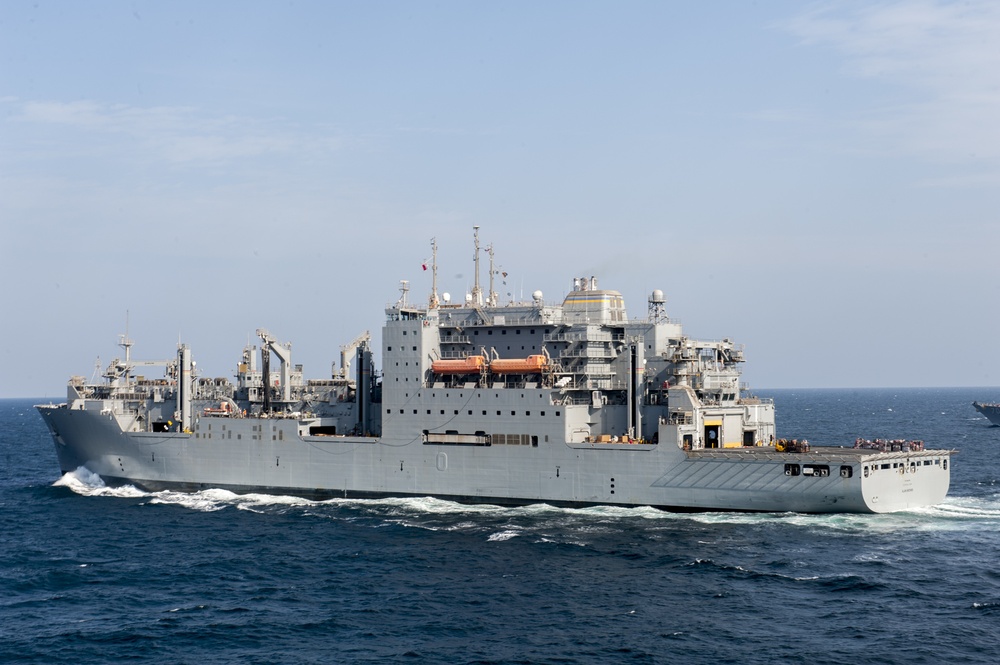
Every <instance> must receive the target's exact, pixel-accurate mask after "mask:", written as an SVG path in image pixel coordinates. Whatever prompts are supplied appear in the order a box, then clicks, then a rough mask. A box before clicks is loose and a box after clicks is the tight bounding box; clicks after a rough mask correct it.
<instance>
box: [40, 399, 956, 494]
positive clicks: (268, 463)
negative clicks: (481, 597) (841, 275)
mask: <svg viewBox="0 0 1000 665" xmlns="http://www.w3.org/2000/svg"><path fill="white" fill-rule="evenodd" d="M38 408H39V412H40V413H41V415H42V417H43V418H44V420H45V422H46V423H47V424H48V426H49V428H50V430H51V431H52V433H53V437H54V439H55V443H56V446H55V447H56V452H57V455H58V458H59V464H60V467H61V469H62V471H63V472H70V471H74V470H76V469H77V468H79V467H85V468H87V469H88V470H90V471H91V472H94V473H97V474H98V475H100V476H101V477H102V478H104V479H105V480H106V481H107V482H110V483H128V484H133V485H136V486H138V487H140V488H143V489H146V490H150V491H156V490H160V489H166V488H173V489H181V490H186V491H196V490H199V489H205V488H222V489H229V490H232V491H234V492H241V493H246V492H262V493H272V494H275V493H276V494H289V495H298V496H305V497H309V498H330V497H347V498H368V497H379V496H435V497H440V498H445V499H452V500H456V501H462V502H477V503H495V504H525V503H538V502H544V503H549V504H553V505H567V506H584V505H594V504H610V505H626V506H636V505H648V506H655V507H661V508H665V509H671V510H739V511H769V512H770V511H795V512H806V513H825V512H891V511H898V510H907V509H912V508H916V507H920V506H927V505H933V504H936V503H939V502H940V501H942V500H943V499H944V497H945V495H946V494H947V492H948V487H949V482H950V470H949V464H948V460H949V456H950V454H949V451H919V452H916V451H915V452H909V453H878V452H873V451H860V450H854V449H840V448H831V449H816V450H814V451H812V452H809V453H799V454H796V453H776V452H774V451H773V450H768V451H764V450H757V449H753V448H749V449H734V450H712V451H708V450H703V451H690V452H685V451H683V450H680V449H679V448H677V447H676V446H671V445H648V444H646V445H631V446H628V447H625V446H622V445H613V444H609V445H602V444H578V443H576V444H570V443H565V442H563V441H558V442H557V441H552V440H550V442H547V443H545V444H542V445H539V446H537V447H532V446H497V445H494V446H468V447H463V446H448V445H428V444H426V443H422V442H421V441H420V439H419V438H414V437H409V438H408V439H404V438H400V437H396V438H388V437H384V436H383V437H378V438H373V437H340V436H336V437H321V436H316V437H313V436H306V437H302V436H298V435H297V432H296V423H295V421H292V420H276V419H252V418H246V419H227V418H205V417H203V418H201V419H199V421H198V423H197V426H196V428H195V431H194V432H192V433H151V432H122V431H121V430H120V428H119V427H118V425H117V422H116V420H115V419H114V417H112V416H111V415H101V414H100V413H97V412H94V411H84V410H79V411H74V410H70V409H68V408H66V407H65V406H62V407H57V406H40V407H38ZM209 425H211V426H212V428H211V430H209V427H208V426H209ZM223 426H225V430H222V427H223ZM255 427H261V429H260V430H255V429H254V428H255ZM209 431H211V434H209ZM202 435H204V437H203V436H202ZM279 436H280V437H281V438H280V439H279V438H278V437H279ZM925 462H926V464H925ZM788 464H796V465H799V466H800V467H804V466H806V465H814V466H817V467H822V466H825V467H828V468H829V475H825V476H812V475H794V476H792V475H788V473H787V471H788V470H787V465H788ZM883 465H889V468H887V469H880V468H879V467H881V466H883ZM846 469H850V471H847V470H846Z"/></svg>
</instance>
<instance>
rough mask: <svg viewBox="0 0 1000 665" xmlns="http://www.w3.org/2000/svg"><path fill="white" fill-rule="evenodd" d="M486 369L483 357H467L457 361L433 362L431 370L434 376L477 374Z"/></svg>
mask: <svg viewBox="0 0 1000 665" xmlns="http://www.w3.org/2000/svg"><path fill="white" fill-rule="evenodd" d="M484 367H486V357H485V356H469V357H468V358H460V359H457V360H435V361H434V362H432V363H431V370H432V371H433V372H434V373H435V374H479V373H480V372H481V371H482V370H483V368H484Z"/></svg>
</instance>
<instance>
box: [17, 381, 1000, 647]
mask: <svg viewBox="0 0 1000 665" xmlns="http://www.w3.org/2000/svg"><path fill="white" fill-rule="evenodd" d="M997 393H1000V390H996V389H994V390H990V389H978V390H976V389H900V390H780V391H762V394H763V395H764V396H770V397H773V398H774V399H775V402H776V405H777V409H778V424H779V432H778V433H779V435H780V436H787V437H805V438H808V439H809V440H810V441H811V442H812V443H813V444H816V445H850V444H851V443H852V442H853V441H854V439H855V438H856V437H858V436H864V437H867V438H874V437H889V438H896V437H902V438H917V439H923V440H924V441H926V442H927V444H928V447H949V448H957V449H958V450H960V454H959V455H958V456H956V457H955V458H954V460H953V467H952V468H953V474H952V489H951V492H950V494H949V497H948V499H947V500H946V501H945V502H944V503H943V504H942V505H940V506H937V507H934V508H929V509H924V510H919V511H913V512H908V513H897V514H892V515H832V516H806V515H796V514H736V513H712V514H694V515H691V514H682V515H678V514H670V513H664V512H660V511H656V510H653V509H648V508H634V509H621V508H609V507H605V508H588V509H582V510H572V509H557V508H552V507H548V506H532V507H526V508H501V507H490V506H464V505H459V504H454V503H450V502H445V501H438V500H434V499H411V500H396V499H393V500H379V501H347V500H333V501H325V502H310V501H305V500H301V499H295V498H290V497H266V496H236V495H233V494H230V493H228V492H224V491H220V490H209V491H205V492H200V493H198V494H180V493H173V492H161V493H156V494H149V493H144V492H140V491H138V490H135V489H132V488H127V487H126V488H118V489H109V488H106V487H103V485H102V484H101V483H100V481H99V479H96V478H92V477H87V475H86V474H68V475H67V476H66V477H63V478H60V477H59V473H58V466H57V464H56V460H55V453H54V451H53V448H52V442H51V440H50V438H49V436H48V434H47V431H46V429H45V427H44V425H43V423H42V421H41V419H40V418H39V416H38V415H37V414H36V413H35V411H34V409H32V408H31V403H32V400H2V401H0V464H2V467H0V534H2V535H0V538H2V547H0V662H14V661H17V662H24V663H73V664H77V663H119V662H121V661H126V660H127V661H130V662H138V663H143V662H157V663H236V662H238V663H374V662H380V663H381V662H413V663H706V664H707V663H712V664H715V663H772V662H789V663H845V662H853V663H899V664H903V663H906V664H912V663H935V664H936V663H995V662H996V661H997V654H996V648H997V644H1000V572H998V566H997V558H998V557H997V555H998V550H1000V548H998V545H1000V471H998V466H1000V465H998V461H1000V428H998V427H993V426H991V425H990V423H989V422H988V421H987V420H985V419H984V418H982V417H981V416H979V414H978V413H976V412H975V411H974V410H973V408H972V407H971V405H970V403H971V402H972V401H973V400H974V399H979V400H996V399H998V398H1000V394H997Z"/></svg>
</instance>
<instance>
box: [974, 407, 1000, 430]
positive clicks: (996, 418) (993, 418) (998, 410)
mask: <svg viewBox="0 0 1000 665" xmlns="http://www.w3.org/2000/svg"><path fill="white" fill-rule="evenodd" d="M972 406H973V407H975V409H976V411H978V412H979V413H981V414H983V415H984V416H986V418H987V420H989V421H990V422H991V423H993V424H994V425H995V426H997V427H1000V405H998V404H982V403H980V402H973V403H972Z"/></svg>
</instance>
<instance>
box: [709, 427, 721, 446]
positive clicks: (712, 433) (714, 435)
mask: <svg viewBox="0 0 1000 665" xmlns="http://www.w3.org/2000/svg"><path fill="white" fill-rule="evenodd" d="M719 428H720V425H705V447H706V448H718V447H719Z"/></svg>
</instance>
